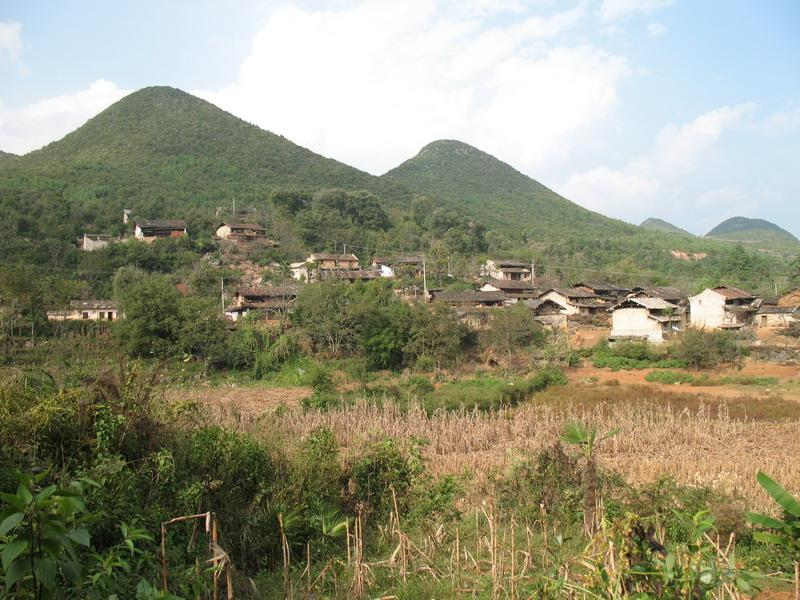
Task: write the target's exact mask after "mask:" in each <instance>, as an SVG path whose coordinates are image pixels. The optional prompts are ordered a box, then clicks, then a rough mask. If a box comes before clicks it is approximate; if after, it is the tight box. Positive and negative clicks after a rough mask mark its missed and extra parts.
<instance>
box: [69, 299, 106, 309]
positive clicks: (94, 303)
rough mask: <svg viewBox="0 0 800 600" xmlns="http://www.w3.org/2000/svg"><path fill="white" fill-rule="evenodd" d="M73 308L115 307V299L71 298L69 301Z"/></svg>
mask: <svg viewBox="0 0 800 600" xmlns="http://www.w3.org/2000/svg"><path fill="white" fill-rule="evenodd" d="M69 305H70V307H71V308H75V309H84V308H85V309H98V308H117V306H118V303H117V301H116V300H72V301H71V302H70V303H69Z"/></svg>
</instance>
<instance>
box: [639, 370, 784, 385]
mask: <svg viewBox="0 0 800 600" xmlns="http://www.w3.org/2000/svg"><path fill="white" fill-rule="evenodd" d="M644 379H645V381H649V382H651V383H664V384H667V385H674V384H682V383H688V384H689V385H694V386H711V385H758V386H767V385H777V383H778V378H777V377H758V376H755V375H729V376H726V377H720V378H719V379H712V378H711V377H709V376H708V374H706V373H704V374H702V375H692V374H691V373H684V372H680V371H652V372H651V373H648V374H647V376H646V377H645V378H644Z"/></svg>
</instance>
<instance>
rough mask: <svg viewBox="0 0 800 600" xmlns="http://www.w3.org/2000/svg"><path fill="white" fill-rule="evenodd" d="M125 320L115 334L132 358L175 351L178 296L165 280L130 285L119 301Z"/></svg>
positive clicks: (147, 279) (163, 354) (151, 278)
mask: <svg viewBox="0 0 800 600" xmlns="http://www.w3.org/2000/svg"><path fill="white" fill-rule="evenodd" d="M119 299H120V301H121V303H122V312H123V314H124V318H123V319H120V320H119V321H117V322H116V323H115V325H114V333H115V335H116V337H117V339H118V340H119V343H120V344H121V345H122V347H123V348H124V349H125V351H126V352H127V353H128V354H130V355H132V356H165V355H168V354H172V353H174V352H175V351H176V349H177V348H176V343H177V340H178V337H179V331H180V329H181V322H180V307H179V303H180V300H181V298H180V294H178V291H177V290H176V289H175V286H173V285H172V284H171V283H170V282H169V281H168V280H167V279H165V278H164V277H157V276H150V277H145V278H142V279H140V280H138V281H134V282H132V283H131V284H130V285H127V286H125V287H124V289H123V290H122V295H121V297H120V298H119Z"/></svg>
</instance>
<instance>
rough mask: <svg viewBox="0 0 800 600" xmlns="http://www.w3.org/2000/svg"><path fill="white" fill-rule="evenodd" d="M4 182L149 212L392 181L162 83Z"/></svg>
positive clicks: (379, 188) (382, 186) (25, 162)
mask: <svg viewBox="0 0 800 600" xmlns="http://www.w3.org/2000/svg"><path fill="white" fill-rule="evenodd" d="M0 184H5V187H24V188H26V189H31V188H45V189H47V188H52V187H53V186H56V187H59V188H60V189H62V190H63V191H64V192H65V194H66V196H68V197H82V198H104V199H107V200H108V201H109V202H111V203H113V204H115V205H116V206H115V208H121V207H122V206H123V205H124V206H125V207H126V208H132V209H134V211H135V212H139V213H143V214H147V215H149V216H159V215H161V214H167V213H174V212H175V210H177V209H178V208H180V207H182V206H186V205H187V203H188V204H190V205H192V206H198V205H206V206H208V205H212V206H213V205H219V204H224V205H228V204H229V203H230V201H231V199H232V198H233V197H234V196H236V197H237V200H239V201H240V202H241V205H244V204H245V203H252V202H259V201H263V199H264V198H265V197H266V195H267V193H268V192H269V191H270V190H271V189H273V188H282V189H286V188H306V189H319V188H326V187H342V188H346V189H369V190H371V191H374V192H377V193H380V194H381V195H387V196H398V195H402V193H403V191H402V190H400V189H399V188H398V187H397V186H392V185H387V183H385V182H382V181H380V180H379V179H378V178H376V177H373V176H372V175H369V174H368V173H365V172H363V171H359V170H358V169H355V168H353V167H350V166H347V165H345V164H343V163H340V162H338V161H335V160H332V159H329V158H325V157H322V156H320V155H318V154H315V153H313V152H311V151H310V150H307V149H305V148H302V147H301V146H298V145H297V144H294V143H292V142H290V141H289V140H287V139H286V138H284V137H282V136H279V135H275V134H273V133H270V132H268V131H264V130H263V129H260V128H258V127H256V126H254V125H251V124H249V123H246V122H245V121H243V120H241V119H239V118H237V117H235V116H233V115H231V114H229V113H227V112H225V111H223V110H222V109H220V108H218V107H216V106H214V105H213V104H211V103H209V102H206V101H205V100H201V99H200V98H197V97H195V96H192V95H190V94H187V93H185V92H182V91H180V90H177V89H174V88H169V87H150V88H145V89H142V90H139V91H137V92H134V93H133V94H130V95H129V96H127V97H125V98H123V99H122V100H120V101H119V102H116V103H115V104H113V105H112V106H110V107H109V108H108V109H106V110H104V111H103V112H101V113H100V114H98V115H97V116H95V117H94V118H92V119H90V120H89V121H88V122H87V123H86V124H84V125H83V126H82V127H80V128H79V129H77V130H76V131H74V132H72V133H70V134H69V135H67V136H66V137H64V138H63V139H61V140H59V141H57V142H54V143H51V144H49V145H47V146H45V147H44V148H42V149H41V150H37V151H34V152H31V153H29V154H26V155H24V156H22V157H19V158H18V159H16V160H14V161H13V164H12V165H10V166H9V168H6V169H4V170H3V177H2V180H0Z"/></svg>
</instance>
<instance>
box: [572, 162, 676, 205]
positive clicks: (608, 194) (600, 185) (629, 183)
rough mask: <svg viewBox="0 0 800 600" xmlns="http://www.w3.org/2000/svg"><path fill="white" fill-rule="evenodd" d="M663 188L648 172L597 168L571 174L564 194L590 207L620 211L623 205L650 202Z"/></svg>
mask: <svg viewBox="0 0 800 600" xmlns="http://www.w3.org/2000/svg"><path fill="white" fill-rule="evenodd" d="M660 189H661V185H660V183H659V182H658V181H656V180H655V179H651V178H649V177H648V176H646V175H642V174H637V173H625V172H623V171H615V170H613V169H609V168H608V167H597V168H594V169H590V170H589V171H586V172H585V173H576V174H574V175H572V176H571V177H570V178H569V179H568V180H567V182H566V183H565V184H564V185H563V187H562V188H561V193H562V194H563V195H564V196H565V197H567V198H570V199H572V200H576V199H577V201H579V202H580V203H581V204H582V205H583V206H585V207H586V208H588V209H590V210H594V211H598V212H602V213H612V214H614V213H616V214H619V209H620V208H621V207H624V206H627V207H630V206H635V205H636V203H646V204H648V205H649V204H651V203H652V201H653V199H654V198H655V197H656V194H658V192H659V190H660ZM615 209H616V210H615Z"/></svg>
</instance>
